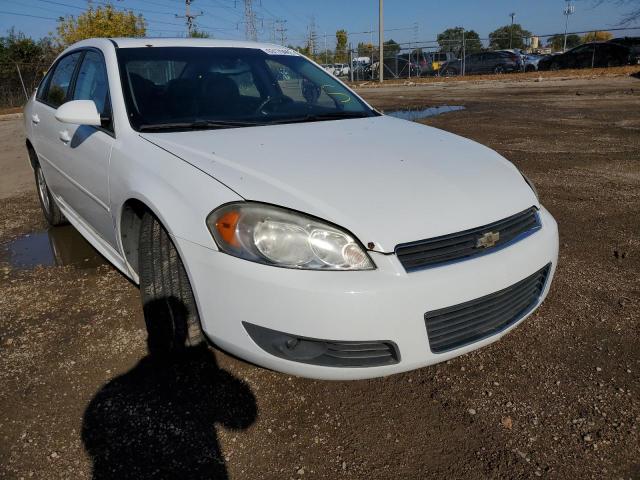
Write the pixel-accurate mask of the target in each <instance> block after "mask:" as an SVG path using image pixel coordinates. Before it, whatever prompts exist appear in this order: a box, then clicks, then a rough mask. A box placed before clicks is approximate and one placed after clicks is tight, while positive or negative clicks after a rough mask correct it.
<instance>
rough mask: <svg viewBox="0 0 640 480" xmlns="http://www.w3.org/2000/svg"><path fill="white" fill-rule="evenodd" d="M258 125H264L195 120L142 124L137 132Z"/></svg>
mask: <svg viewBox="0 0 640 480" xmlns="http://www.w3.org/2000/svg"><path fill="white" fill-rule="evenodd" d="M258 125H264V123H258V122H242V121H234V120H197V121H195V122H174V123H152V124H142V125H140V126H139V127H138V130H140V131H141V132H160V131H163V130H214V129H218V128H239V127H255V126H258Z"/></svg>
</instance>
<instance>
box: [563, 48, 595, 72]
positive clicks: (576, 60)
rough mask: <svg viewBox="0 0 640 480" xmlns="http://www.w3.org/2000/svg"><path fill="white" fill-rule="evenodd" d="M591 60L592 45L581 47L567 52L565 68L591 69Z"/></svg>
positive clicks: (592, 57)
mask: <svg viewBox="0 0 640 480" xmlns="http://www.w3.org/2000/svg"><path fill="white" fill-rule="evenodd" d="M593 60H594V45H593V44H587V45H581V46H579V47H576V48H574V49H573V50H571V51H570V52H568V54H567V60H566V63H567V64H566V66H567V67H568V68H591V65H592V62H593Z"/></svg>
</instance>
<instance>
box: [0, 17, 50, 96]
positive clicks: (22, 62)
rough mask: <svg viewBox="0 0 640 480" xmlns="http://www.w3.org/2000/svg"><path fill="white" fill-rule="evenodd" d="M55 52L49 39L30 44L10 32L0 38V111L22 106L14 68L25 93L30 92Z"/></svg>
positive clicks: (21, 88)
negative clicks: (3, 108)
mask: <svg viewBox="0 0 640 480" xmlns="http://www.w3.org/2000/svg"><path fill="white" fill-rule="evenodd" d="M58 53H59V49H58V48H57V47H56V46H54V44H53V42H52V41H51V39H50V38H42V39H40V40H33V39H31V38H28V37H26V36H25V35H24V34H23V33H21V32H16V31H15V30H14V29H11V30H9V31H8V32H7V34H6V35H5V36H3V37H0V107H13V106H17V105H22V104H23V103H24V100H25V96H24V90H23V87H22V82H21V81H20V77H19V76H18V68H19V69H20V74H21V75H22V81H24V88H26V90H27V93H30V92H32V91H33V89H34V88H36V86H37V85H38V83H39V82H40V80H41V79H42V76H43V75H44V73H45V72H46V71H47V69H48V68H49V66H50V65H51V63H52V62H53V60H54V59H55V57H56V56H57V55H58Z"/></svg>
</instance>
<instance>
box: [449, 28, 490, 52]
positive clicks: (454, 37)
mask: <svg viewBox="0 0 640 480" xmlns="http://www.w3.org/2000/svg"><path fill="white" fill-rule="evenodd" d="M463 32H464V49H465V52H466V53H467V54H469V53H475V52H479V51H481V50H482V42H481V41H480V35H478V33H477V32H476V31H475V30H465V29H463V28H462V27H455V28H447V29H446V30H445V31H444V32H442V33H439V34H438V45H440V50H441V51H443V52H453V53H455V54H456V55H461V53H462V34H463Z"/></svg>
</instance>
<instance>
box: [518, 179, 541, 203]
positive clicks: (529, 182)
mask: <svg viewBox="0 0 640 480" xmlns="http://www.w3.org/2000/svg"><path fill="white" fill-rule="evenodd" d="M520 175H522V178H524V181H525V182H527V185H529V187H530V188H531V190H532V191H533V194H534V195H535V196H536V199H537V200H538V202H539V201H540V197H539V196H538V190H536V186H535V185H534V184H533V182H532V181H531V180H529V177H527V176H526V175H525V174H524V173H522V172H520Z"/></svg>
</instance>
